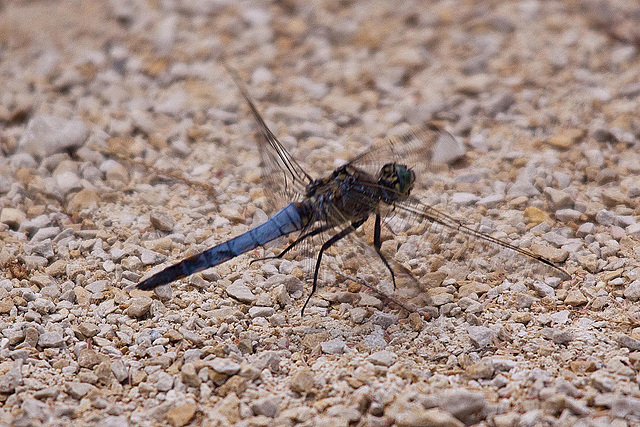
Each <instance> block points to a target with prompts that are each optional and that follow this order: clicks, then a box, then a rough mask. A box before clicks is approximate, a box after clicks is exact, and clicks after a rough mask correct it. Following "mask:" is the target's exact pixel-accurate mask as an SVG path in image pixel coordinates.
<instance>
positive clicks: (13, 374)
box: [0, 359, 23, 393]
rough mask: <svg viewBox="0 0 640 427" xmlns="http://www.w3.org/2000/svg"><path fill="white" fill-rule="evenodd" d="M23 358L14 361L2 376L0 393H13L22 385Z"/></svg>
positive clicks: (0, 377) (0, 378)
mask: <svg viewBox="0 0 640 427" xmlns="http://www.w3.org/2000/svg"><path fill="white" fill-rule="evenodd" d="M22 381H23V380H22V360H21V359H17V360H15V361H14V362H12V364H11V367H10V368H9V370H8V371H7V372H5V373H4V374H3V375H2V376H0V393H13V392H14V391H15V390H16V388H17V387H18V386H20V385H22Z"/></svg>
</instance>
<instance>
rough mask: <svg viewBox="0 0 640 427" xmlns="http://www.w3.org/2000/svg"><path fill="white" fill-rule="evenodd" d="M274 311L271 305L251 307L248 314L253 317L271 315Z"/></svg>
mask: <svg viewBox="0 0 640 427" xmlns="http://www.w3.org/2000/svg"><path fill="white" fill-rule="evenodd" d="M273 313H275V310H274V309H273V307H251V308H250V309H249V316H250V317H251V318H252V319H254V318H256V317H271V316H273Z"/></svg>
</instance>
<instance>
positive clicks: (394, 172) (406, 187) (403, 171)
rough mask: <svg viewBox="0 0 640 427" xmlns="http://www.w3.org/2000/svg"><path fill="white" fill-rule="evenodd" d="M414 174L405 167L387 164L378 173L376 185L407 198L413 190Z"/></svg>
mask: <svg viewBox="0 0 640 427" xmlns="http://www.w3.org/2000/svg"><path fill="white" fill-rule="evenodd" d="M415 180H416V174H415V172H414V171H412V170H411V169H409V168H407V167H406V166H405V165H399V164H397V163H387V164H386V165H384V166H383V167H382V169H380V172H379V173H378V184H380V185H381V186H383V187H387V188H390V189H392V190H394V191H397V192H398V193H400V194H402V195H405V196H408V195H409V193H410V192H411V190H412V189H413V183H414V181H415Z"/></svg>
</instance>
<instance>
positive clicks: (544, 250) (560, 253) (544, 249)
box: [531, 243, 569, 262]
mask: <svg viewBox="0 0 640 427" xmlns="http://www.w3.org/2000/svg"><path fill="white" fill-rule="evenodd" d="M531 251H532V252H533V253H535V254H537V255H540V256H542V257H544V258H546V259H548V260H549V261H551V262H564V261H565V260H566V259H567V258H569V251H567V250H566V249H561V248H554V247H551V246H546V245H540V244H538V243H533V244H531Z"/></svg>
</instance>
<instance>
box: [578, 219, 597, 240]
mask: <svg viewBox="0 0 640 427" xmlns="http://www.w3.org/2000/svg"><path fill="white" fill-rule="evenodd" d="M595 231H596V225H595V224H594V223H592V222H585V223H584V224H580V227H578V230H577V231H576V236H578V237H585V236H588V235H589V234H593V233H595Z"/></svg>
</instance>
